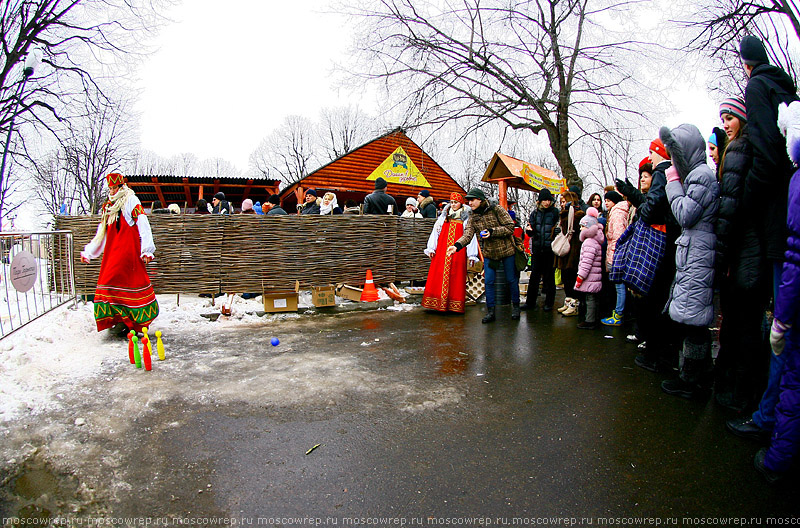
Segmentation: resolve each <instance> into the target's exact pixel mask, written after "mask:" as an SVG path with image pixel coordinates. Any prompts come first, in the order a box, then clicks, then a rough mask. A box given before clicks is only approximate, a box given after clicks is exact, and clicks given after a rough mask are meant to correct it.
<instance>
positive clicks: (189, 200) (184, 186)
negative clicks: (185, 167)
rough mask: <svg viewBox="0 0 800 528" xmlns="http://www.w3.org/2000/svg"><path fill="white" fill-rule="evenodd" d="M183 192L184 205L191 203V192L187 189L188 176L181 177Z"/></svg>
mask: <svg viewBox="0 0 800 528" xmlns="http://www.w3.org/2000/svg"><path fill="white" fill-rule="evenodd" d="M183 192H184V193H185V194H186V205H188V206H191V205H192V192H191V190H190V189H189V178H184V179H183Z"/></svg>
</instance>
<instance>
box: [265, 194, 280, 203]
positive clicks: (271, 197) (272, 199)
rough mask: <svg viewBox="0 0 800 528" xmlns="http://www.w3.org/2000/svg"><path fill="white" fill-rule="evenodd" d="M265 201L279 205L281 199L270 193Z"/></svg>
mask: <svg viewBox="0 0 800 528" xmlns="http://www.w3.org/2000/svg"><path fill="white" fill-rule="evenodd" d="M267 202H269V203H271V204H272V205H280V203H281V200H280V198H278V195H277V194H270V195H269V198H267Z"/></svg>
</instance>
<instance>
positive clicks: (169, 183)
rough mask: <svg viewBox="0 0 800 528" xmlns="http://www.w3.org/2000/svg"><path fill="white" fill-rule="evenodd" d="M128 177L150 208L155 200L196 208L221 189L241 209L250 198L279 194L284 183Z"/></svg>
mask: <svg viewBox="0 0 800 528" xmlns="http://www.w3.org/2000/svg"><path fill="white" fill-rule="evenodd" d="M125 179H126V180H127V181H128V187H130V188H131V189H133V191H134V192H135V193H136V196H138V197H139V200H140V201H141V202H142V204H144V205H145V207H149V206H150V204H151V203H152V202H153V201H154V200H158V201H160V202H161V203H162V205H163V207H166V206H167V205H168V204H171V203H176V204H178V205H180V206H181V207H183V206H184V204H186V206H187V207H194V205H195V203H196V202H197V200H198V199H200V198H205V199H206V200H207V201H208V202H209V203H210V202H211V197H212V196H214V195H215V194H216V193H218V192H220V191H221V192H223V193H225V199H227V200H228V201H229V202H230V203H231V204H232V205H233V206H234V207H236V208H239V207H241V206H242V201H244V200H245V199H246V198H250V199H251V200H253V202H263V201H264V200H266V199H267V198H268V197H269V195H270V194H277V193H278V186H279V185H280V181H279V180H267V179H254V178H200V177H194V176H170V175H155V176H153V175H144V174H136V175H133V176H125Z"/></svg>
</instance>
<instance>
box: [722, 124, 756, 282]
mask: <svg viewBox="0 0 800 528" xmlns="http://www.w3.org/2000/svg"><path fill="white" fill-rule="evenodd" d="M752 165H753V147H752V145H751V144H750V140H749V136H748V133H747V129H746V128H745V130H744V131H743V132H742V135H741V136H740V137H738V138H736V139H734V140H733V141H731V142H730V144H728V147H727V149H726V150H725V153H724V156H723V158H722V159H721V160H720V167H719V174H720V196H719V211H718V213H717V224H716V227H715V231H716V233H717V252H716V253H717V256H716V269H717V278H718V279H719V280H721V281H728V282H729V284H730V285H731V286H734V287H736V288H737V289H740V290H741V289H744V290H749V289H752V288H757V287H758V288H760V287H761V286H762V285H763V284H764V282H763V281H764V280H765V279H766V278H767V275H768V274H767V269H766V258H765V251H764V241H763V240H761V239H759V237H758V233H757V231H756V228H755V222H753V218H752V215H751V214H749V213H748V212H746V211H745V210H744V209H743V208H742V207H741V201H742V197H743V195H744V187H745V178H746V177H747V174H748V173H749V172H750V169H751V167H752ZM762 214H763V213H762Z"/></svg>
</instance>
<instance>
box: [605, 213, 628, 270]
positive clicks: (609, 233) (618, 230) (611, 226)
mask: <svg viewBox="0 0 800 528" xmlns="http://www.w3.org/2000/svg"><path fill="white" fill-rule="evenodd" d="M629 207H630V204H628V202H627V200H622V201H621V202H619V203H617V204H616V205H614V207H612V208H611V210H610V211H609V212H608V222H607V223H608V225H607V227H606V238H607V239H608V248H607V249H606V269H607V270H610V269H611V263H612V262H614V250H615V249H616V248H617V240H618V239H619V237H621V236H622V233H623V232H624V231H625V229H626V228H627V227H628V208H629Z"/></svg>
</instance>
